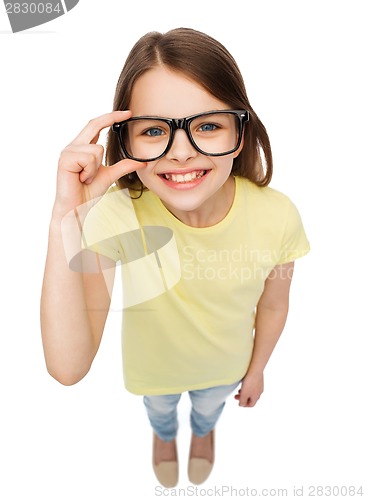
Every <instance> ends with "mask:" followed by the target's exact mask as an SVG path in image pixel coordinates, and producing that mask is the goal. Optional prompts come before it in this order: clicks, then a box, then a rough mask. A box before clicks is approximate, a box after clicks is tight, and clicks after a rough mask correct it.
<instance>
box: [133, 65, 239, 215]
mask: <svg viewBox="0 0 365 500" xmlns="http://www.w3.org/2000/svg"><path fill="white" fill-rule="evenodd" d="M228 108H229V107H228V106H227V105H226V104H225V103H224V102H222V101H220V100H218V99H216V98H215V97H214V96H213V95H212V94H210V93H209V92H208V91H206V90H205V89H204V88H203V87H201V86H200V85H199V84H197V83H196V82H194V81H192V80H190V79H189V78H187V77H186V76H185V75H184V74H182V73H178V72H174V71H172V70H169V69H167V68H166V67H162V66H159V67H156V68H153V69H151V70H149V71H148V72H146V73H144V74H143V75H142V76H141V77H140V78H139V79H138V80H137V81H136V83H135V85H134V87H133V91H132V96H131V101H130V107H129V109H130V110H131V111H132V115H133V116H161V117H163V118H184V117H186V116H191V115H194V114H198V113H202V112H206V111H213V110H220V109H228ZM242 147H243V142H242V144H241V145H240V148H239V149H238V150H237V151H235V152H234V153H232V154H230V155H227V156H220V157H219V156H218V157H213V156H205V155H203V154H201V153H199V152H198V151H197V150H196V149H195V148H194V147H193V145H192V144H191V143H190V141H189V139H188V137H187V135H186V133H185V131H184V130H181V129H179V130H177V131H176V132H175V137H174V141H173V143H172V146H171V148H170V150H169V151H168V152H167V154H166V155H165V156H163V157H162V158H160V159H159V160H155V161H152V162H149V163H148V164H147V167H145V168H143V169H140V170H138V172H137V174H138V176H139V178H140V179H141V181H142V182H143V184H144V185H145V186H146V187H147V188H148V189H149V190H151V191H153V192H154V193H155V194H156V195H157V196H158V197H159V198H160V199H161V201H162V202H163V203H164V205H165V206H166V207H167V208H168V210H170V212H172V213H173V214H174V215H175V216H176V217H178V218H179V219H180V220H182V221H184V222H187V223H188V224H189V223H190V225H205V224H207V225H212V224H214V223H216V222H218V221H219V220H221V219H222V218H223V217H224V216H225V215H226V213H227V212H228V210H229V208H230V206H231V204H232V202H233V198H234V180H233V178H232V177H230V173H231V170H232V164H233V159H234V158H235V157H236V156H237V155H238V154H239V153H240V151H241V150H242ZM187 174H190V175H187ZM202 174H204V175H202ZM215 219H216V220H215Z"/></svg>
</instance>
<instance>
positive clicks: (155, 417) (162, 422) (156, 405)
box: [143, 394, 181, 441]
mask: <svg viewBox="0 0 365 500" xmlns="http://www.w3.org/2000/svg"><path fill="white" fill-rule="evenodd" d="M180 398H181V394H167V395H164V396H144V397H143V402H144V405H145V407H146V410H147V415H148V418H149V421H150V423H151V425H152V428H153V430H154V431H155V433H156V434H157V436H158V437H159V438H160V439H163V440H164V441H171V440H172V439H174V438H175V437H176V434H177V428H178V422H177V404H178V402H179V401H180Z"/></svg>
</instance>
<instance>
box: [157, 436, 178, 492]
mask: <svg viewBox="0 0 365 500" xmlns="http://www.w3.org/2000/svg"><path fill="white" fill-rule="evenodd" d="M155 444H156V434H153V457H152V467H153V470H154V473H155V475H156V477H157V479H158V481H159V482H160V484H162V486H164V487H165V488H173V487H174V486H176V485H177V482H178V479H179V467H178V462H177V460H166V461H162V462H160V463H159V464H158V465H156V461H155ZM175 446H176V441H175Z"/></svg>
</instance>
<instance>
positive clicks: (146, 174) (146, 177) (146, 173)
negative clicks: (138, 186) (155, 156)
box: [136, 163, 154, 187]
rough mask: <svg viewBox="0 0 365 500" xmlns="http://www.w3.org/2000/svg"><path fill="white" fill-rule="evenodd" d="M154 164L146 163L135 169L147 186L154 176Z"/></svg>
mask: <svg viewBox="0 0 365 500" xmlns="http://www.w3.org/2000/svg"><path fill="white" fill-rule="evenodd" d="M153 170H154V164H153V163H147V167H145V168H142V169H139V170H137V171H136V173H137V175H138V177H139V179H140V181H141V182H142V183H143V184H144V185H145V186H146V187H148V186H149V184H151V181H152V179H153V177H154V172H153Z"/></svg>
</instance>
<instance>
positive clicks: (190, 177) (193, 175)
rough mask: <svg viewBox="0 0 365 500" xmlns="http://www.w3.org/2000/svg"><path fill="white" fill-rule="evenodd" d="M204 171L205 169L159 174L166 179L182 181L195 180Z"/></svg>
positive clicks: (199, 177) (203, 173)
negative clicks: (183, 172) (184, 172)
mask: <svg viewBox="0 0 365 500" xmlns="http://www.w3.org/2000/svg"><path fill="white" fill-rule="evenodd" d="M206 173H207V170H194V171H193V172H188V173H186V174H172V173H168V172H166V173H165V174H160V176H161V177H163V178H164V179H166V180H167V181H172V182H177V183H180V182H181V183H184V182H192V181H195V180H196V179H201V178H202V177H203V176H204V175H205V174H206Z"/></svg>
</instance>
